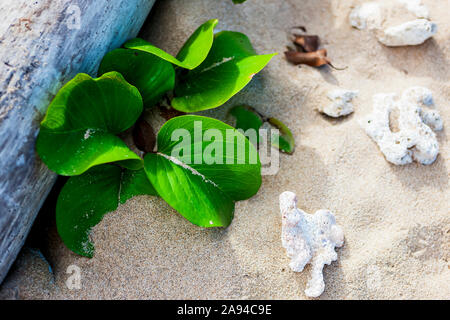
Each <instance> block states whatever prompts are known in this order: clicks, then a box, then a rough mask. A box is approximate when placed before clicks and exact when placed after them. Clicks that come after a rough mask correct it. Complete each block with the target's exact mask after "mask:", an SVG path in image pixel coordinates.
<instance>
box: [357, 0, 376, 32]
mask: <svg viewBox="0 0 450 320" xmlns="http://www.w3.org/2000/svg"><path fill="white" fill-rule="evenodd" d="M349 20H350V24H351V25H352V26H353V27H355V28H357V29H360V30H363V29H376V28H379V27H380V26H381V23H382V21H383V8H382V7H381V6H380V4H379V3H377V2H366V3H363V4H361V5H359V6H356V7H355V8H354V9H353V10H352V12H351V13H350V16H349Z"/></svg>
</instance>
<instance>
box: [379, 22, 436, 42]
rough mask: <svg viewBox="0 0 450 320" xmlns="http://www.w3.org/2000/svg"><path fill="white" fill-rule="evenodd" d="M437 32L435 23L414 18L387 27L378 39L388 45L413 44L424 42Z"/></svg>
mask: <svg viewBox="0 0 450 320" xmlns="http://www.w3.org/2000/svg"><path fill="white" fill-rule="evenodd" d="M436 32H437V25H436V24H435V23H434V22H431V21H428V20H426V19H416V20H412V21H408V22H405V23H403V24H400V25H398V26H394V27H390V28H387V29H386V30H384V31H383V33H382V35H381V36H379V37H378V40H379V41H380V42H381V43H382V44H384V45H386V46H389V47H398V46H414V45H419V44H422V43H424V42H425V40H427V39H429V38H431V37H432V36H433V35H435V34H436Z"/></svg>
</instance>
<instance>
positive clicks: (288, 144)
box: [268, 118, 295, 154]
mask: <svg viewBox="0 0 450 320" xmlns="http://www.w3.org/2000/svg"><path fill="white" fill-rule="evenodd" d="M268 122H269V123H270V124H271V125H272V126H274V127H275V128H277V129H278V130H280V134H279V135H276V139H274V137H275V136H274V135H272V145H273V146H274V147H275V148H278V149H279V150H280V151H283V152H286V153H288V154H292V153H294V149H295V140H294V136H293V135H292V132H291V130H289V128H288V127H287V126H286V125H285V124H284V123H283V122H281V121H280V120H278V119H276V118H269V120H268ZM277 139H278V141H276V140H277Z"/></svg>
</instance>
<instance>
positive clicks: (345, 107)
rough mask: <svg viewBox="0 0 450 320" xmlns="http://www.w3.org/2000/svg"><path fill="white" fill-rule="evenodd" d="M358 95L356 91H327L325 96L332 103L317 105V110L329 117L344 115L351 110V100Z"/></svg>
mask: <svg viewBox="0 0 450 320" xmlns="http://www.w3.org/2000/svg"><path fill="white" fill-rule="evenodd" d="M357 96H358V91H353V90H345V89H334V90H331V91H329V92H328V94H327V97H328V99H330V100H331V101H332V103H330V104H328V105H326V106H319V107H318V110H319V112H322V113H325V114H326V115H328V116H330V117H334V118H337V117H341V116H346V115H348V114H350V113H352V112H353V110H354V109H353V104H352V103H351V101H352V100H353V98H355V97H357Z"/></svg>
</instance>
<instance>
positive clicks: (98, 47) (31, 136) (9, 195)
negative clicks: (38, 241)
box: [0, 0, 154, 283]
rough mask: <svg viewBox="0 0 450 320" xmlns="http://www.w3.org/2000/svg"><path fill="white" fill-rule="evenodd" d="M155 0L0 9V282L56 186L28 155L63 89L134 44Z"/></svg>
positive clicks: (41, 0)
mask: <svg viewBox="0 0 450 320" xmlns="http://www.w3.org/2000/svg"><path fill="white" fill-rule="evenodd" d="M153 3H154V0H70V1H68V0H58V1H55V0H33V1H31V0H15V1H1V2H0V283H1V281H2V280H3V278H4V276H5V275H6V273H7V271H8V269H9V267H10V266H11V264H12V262H13V261H14V259H15V257H16V255H17V253H18V252H19V250H20V248H21V247H22V245H23V242H24V240H25V237H26V236H27V233H28V231H29V229H30V227H31V225H32V223H33V221H34V218H35V216H36V214H37V212H38V210H39V208H40V207H41V205H42V202H43V201H44V199H45V197H46V195H47V193H48V191H49V190H50V188H51V186H52V184H53V183H54V181H55V177H56V176H55V174H53V173H52V172H50V171H49V170H48V169H47V168H46V167H45V165H43V164H42V163H41V161H40V160H39V158H38V157H37V155H36V153H35V149H34V144H35V138H36V135H37V133H38V130H39V123H40V121H41V120H42V118H43V115H44V113H45V110H46V108H47V106H48V103H49V101H50V100H51V99H52V98H53V96H54V94H55V93H56V92H57V90H58V89H59V88H60V87H61V85H62V84H64V83H65V82H67V81H68V80H69V79H71V78H72V77H73V76H74V75H75V74H76V73H78V72H85V73H89V74H91V75H95V72H96V70H97V67H98V64H99V62H100V60H101V58H102V57H103V55H104V54H105V53H106V52H107V51H109V50H111V49H112V48H115V47H118V46H120V45H121V44H122V43H123V42H124V41H126V40H127V39H128V38H131V37H134V36H135V35H136V34H137V33H138V31H139V29H140V28H141V26H142V24H143V23H144V21H145V18H146V17H147V15H148V13H149V11H150V9H151V7H152V5H153Z"/></svg>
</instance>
